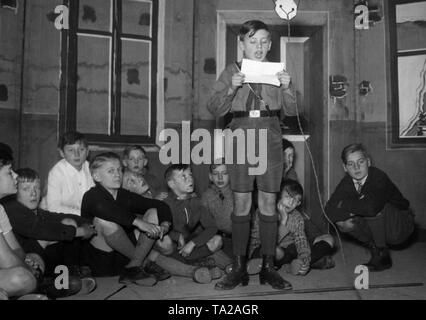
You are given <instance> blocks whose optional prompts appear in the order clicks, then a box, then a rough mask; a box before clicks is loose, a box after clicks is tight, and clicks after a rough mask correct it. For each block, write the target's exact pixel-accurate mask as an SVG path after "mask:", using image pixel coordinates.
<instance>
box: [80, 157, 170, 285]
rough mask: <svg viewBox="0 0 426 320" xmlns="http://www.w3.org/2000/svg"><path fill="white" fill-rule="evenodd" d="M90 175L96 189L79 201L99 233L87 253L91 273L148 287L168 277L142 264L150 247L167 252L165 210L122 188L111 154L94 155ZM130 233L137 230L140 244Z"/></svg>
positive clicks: (167, 211) (117, 164)
mask: <svg viewBox="0 0 426 320" xmlns="http://www.w3.org/2000/svg"><path fill="white" fill-rule="evenodd" d="M90 171H91V173H92V176H93V179H94V181H95V183H96V185H95V186H94V187H93V188H92V189H90V190H89V191H88V192H86V194H85V195H84V197H83V203H82V217H84V218H87V219H89V220H90V221H93V224H94V225H95V227H96V230H97V235H96V236H95V237H93V238H92V240H91V242H90V243H91V245H89V246H87V251H86V256H87V261H88V263H89V265H90V267H91V269H92V272H93V274H94V275H97V276H113V275H117V274H121V275H120V279H119V281H120V282H121V283H136V284H140V285H149V286H150V285H154V284H155V283H156V282H157V280H164V279H166V278H168V277H170V274H168V273H167V272H166V271H165V270H163V269H162V268H160V267H159V266H158V265H156V264H155V263H153V262H152V261H151V260H148V259H146V258H147V257H148V255H149V253H150V251H151V249H152V247H153V245H154V244H156V248H157V249H158V250H159V251H165V252H167V251H170V246H171V240H170V238H169V237H168V236H166V234H167V233H168V232H169V228H170V226H171V222H172V215H171V212H170V209H169V207H168V206H167V205H166V204H165V203H163V202H161V201H158V200H154V199H148V198H144V197H142V196H140V195H137V194H135V193H133V192H130V191H127V190H125V189H123V188H121V184H122V176H123V174H122V167H121V160H120V157H119V156H118V155H117V154H115V153H112V152H107V153H102V154H99V155H97V156H96V157H95V158H94V159H93V160H92V162H91V164H90ZM134 230H139V231H141V232H140V234H139V237H138V239H136V237H135V234H134ZM151 274H153V275H155V277H153V276H151Z"/></svg>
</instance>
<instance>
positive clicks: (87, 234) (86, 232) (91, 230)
mask: <svg viewBox="0 0 426 320" xmlns="http://www.w3.org/2000/svg"><path fill="white" fill-rule="evenodd" d="M95 234H96V229H95V227H94V226H93V225H90V224H87V223H84V224H83V225H82V226H81V227H78V228H77V233H76V237H78V236H80V237H81V238H83V239H85V240H87V239H90V238H91V237H92V236H94V235H95Z"/></svg>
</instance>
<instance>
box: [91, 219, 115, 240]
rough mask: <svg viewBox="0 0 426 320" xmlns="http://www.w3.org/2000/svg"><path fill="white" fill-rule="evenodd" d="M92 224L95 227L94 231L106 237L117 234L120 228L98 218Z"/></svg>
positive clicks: (113, 223)
mask: <svg viewBox="0 0 426 320" xmlns="http://www.w3.org/2000/svg"><path fill="white" fill-rule="evenodd" d="M93 223H94V225H95V227H96V230H97V231H98V232H100V233H101V234H103V235H106V236H108V235H111V234H113V233H115V232H117V231H118V230H119V229H120V228H121V227H120V226H119V225H118V224H116V223H115V222H111V221H106V220H103V219H99V218H97V219H95V220H94V222H93Z"/></svg>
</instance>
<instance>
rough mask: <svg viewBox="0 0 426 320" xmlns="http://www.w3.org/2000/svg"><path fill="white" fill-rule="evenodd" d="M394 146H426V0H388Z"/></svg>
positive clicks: (390, 127)
mask: <svg viewBox="0 0 426 320" xmlns="http://www.w3.org/2000/svg"><path fill="white" fill-rule="evenodd" d="M388 6H389V7H388V14H389V20H388V21H389V24H388V27H389V28H388V35H389V38H388V39H389V45H390V46H389V48H390V56H389V57H390V86H389V87H390V90H391V91H390V99H391V101H390V103H389V110H388V111H389V112H388V142H390V147H391V148H404V147H405V148H419V147H421V148H426V0H423V1H419V0H390V1H389V2H388Z"/></svg>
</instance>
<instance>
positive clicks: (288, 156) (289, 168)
mask: <svg viewBox="0 0 426 320" xmlns="http://www.w3.org/2000/svg"><path fill="white" fill-rule="evenodd" d="M294 156H295V149H294V145H293V144H292V143H291V142H290V141H288V140H287V139H283V159H284V170H283V179H284V180H285V179H291V180H296V181H298V180H299V179H298V177H297V173H296V171H295V170H294V166H293V164H294Z"/></svg>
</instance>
